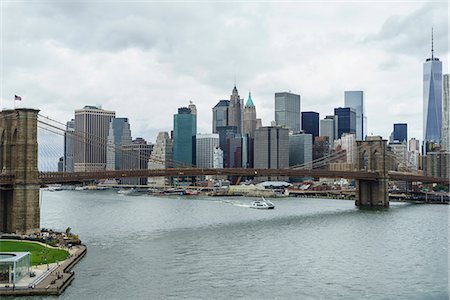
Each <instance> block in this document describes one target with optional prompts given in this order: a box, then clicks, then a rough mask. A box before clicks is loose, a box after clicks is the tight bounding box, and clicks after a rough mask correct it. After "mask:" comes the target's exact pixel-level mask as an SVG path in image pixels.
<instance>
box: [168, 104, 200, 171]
mask: <svg viewBox="0 0 450 300" xmlns="http://www.w3.org/2000/svg"><path fill="white" fill-rule="evenodd" d="M196 134H197V116H196V115H194V114H192V113H191V109H190V108H187V107H181V108H179V109H178V113H177V114H174V115H173V160H174V161H175V162H176V163H180V164H185V165H188V166H190V165H195V159H196V154H195V151H196V146H195V136H196Z"/></svg>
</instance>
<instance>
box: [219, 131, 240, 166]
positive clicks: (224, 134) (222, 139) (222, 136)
mask: <svg viewBox="0 0 450 300" xmlns="http://www.w3.org/2000/svg"><path fill="white" fill-rule="evenodd" d="M217 133H218V134H219V147H220V149H222V151H223V163H224V167H225V168H230V155H231V154H229V150H228V149H229V148H230V145H229V141H228V140H229V139H230V138H234V137H235V136H236V135H237V127H236V126H219V127H217ZM239 136H240V135H239Z"/></svg>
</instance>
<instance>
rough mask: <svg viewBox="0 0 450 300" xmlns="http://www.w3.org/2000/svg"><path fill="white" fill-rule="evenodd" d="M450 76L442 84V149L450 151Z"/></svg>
mask: <svg viewBox="0 0 450 300" xmlns="http://www.w3.org/2000/svg"><path fill="white" fill-rule="evenodd" d="M449 85H450V75H449V74H445V75H444V77H443V82H442V149H443V150H445V151H447V152H449V151H450V95H449Z"/></svg>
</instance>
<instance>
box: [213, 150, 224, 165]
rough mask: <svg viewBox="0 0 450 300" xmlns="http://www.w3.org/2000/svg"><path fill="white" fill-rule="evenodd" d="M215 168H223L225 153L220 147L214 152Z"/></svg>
mask: <svg viewBox="0 0 450 300" xmlns="http://www.w3.org/2000/svg"><path fill="white" fill-rule="evenodd" d="M213 168H214V169H222V168H223V151H222V149H220V148H219V147H216V148H215V149H214V152H213Z"/></svg>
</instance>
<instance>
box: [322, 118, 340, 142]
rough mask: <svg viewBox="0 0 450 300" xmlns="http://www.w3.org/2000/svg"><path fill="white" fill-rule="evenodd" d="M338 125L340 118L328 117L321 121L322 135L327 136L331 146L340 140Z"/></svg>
mask: <svg viewBox="0 0 450 300" xmlns="http://www.w3.org/2000/svg"><path fill="white" fill-rule="evenodd" d="M338 125H339V124H338V116H326V117H325V119H323V120H320V135H321V136H327V137H328V141H329V142H330V144H331V145H332V144H333V143H334V140H336V139H337V138H338Z"/></svg>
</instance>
